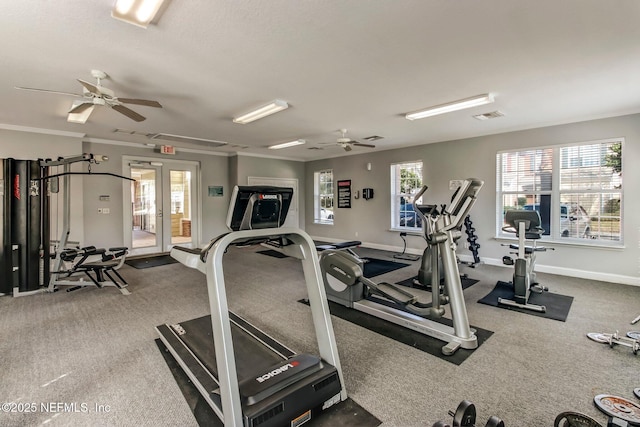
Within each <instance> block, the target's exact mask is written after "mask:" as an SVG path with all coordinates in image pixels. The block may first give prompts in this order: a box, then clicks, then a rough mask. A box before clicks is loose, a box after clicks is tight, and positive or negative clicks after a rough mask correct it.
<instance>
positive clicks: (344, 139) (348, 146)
mask: <svg viewBox="0 0 640 427" xmlns="http://www.w3.org/2000/svg"><path fill="white" fill-rule="evenodd" d="M340 133H341V134H342V136H341V137H340V138H338V139H337V140H336V142H335V144H338V145H339V146H341V147H342V148H343V149H344V151H351V150H353V147H368V148H376V146H375V145H373V144H365V143H363V142H358V141H356V140H355V139H351V138H350V137H348V136H347V130H346V129H340ZM329 144H333V143H329Z"/></svg>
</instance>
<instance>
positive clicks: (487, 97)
mask: <svg viewBox="0 0 640 427" xmlns="http://www.w3.org/2000/svg"><path fill="white" fill-rule="evenodd" d="M492 102H493V95H492V94H490V93H485V94H484V95H478V96H473V97H471V98H465V99H461V100H459V101H453V102H449V103H446V104H440V105H436V106H434V107H429V108H426V109H423V110H419V111H414V112H412V113H407V114H406V115H405V118H406V119H407V120H417V119H424V118H425V117H431V116H437V115H438V114H445V113H450V112H452V111H458V110H464V109H465V108H471V107H477V106H479V105H485V104H490V103H492Z"/></svg>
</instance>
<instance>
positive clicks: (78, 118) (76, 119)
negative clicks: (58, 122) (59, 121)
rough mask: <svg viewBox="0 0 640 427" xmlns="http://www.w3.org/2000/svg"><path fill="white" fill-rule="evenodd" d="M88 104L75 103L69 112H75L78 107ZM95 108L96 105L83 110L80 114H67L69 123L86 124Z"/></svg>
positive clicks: (83, 102) (82, 102)
mask: <svg viewBox="0 0 640 427" xmlns="http://www.w3.org/2000/svg"><path fill="white" fill-rule="evenodd" d="M81 104H86V102H85V101H73V105H72V106H71V109H70V110H69V111H73V110H74V109H75V108H76V107H77V106H78V105H81ZM94 108H95V105H90V106H88V107H87V108H85V109H83V110H82V111H80V112H79V113H69V114H67V121H68V122H71V123H80V124H85V123H86V122H87V120H88V119H89V116H90V115H91V112H92V111H93V109H94Z"/></svg>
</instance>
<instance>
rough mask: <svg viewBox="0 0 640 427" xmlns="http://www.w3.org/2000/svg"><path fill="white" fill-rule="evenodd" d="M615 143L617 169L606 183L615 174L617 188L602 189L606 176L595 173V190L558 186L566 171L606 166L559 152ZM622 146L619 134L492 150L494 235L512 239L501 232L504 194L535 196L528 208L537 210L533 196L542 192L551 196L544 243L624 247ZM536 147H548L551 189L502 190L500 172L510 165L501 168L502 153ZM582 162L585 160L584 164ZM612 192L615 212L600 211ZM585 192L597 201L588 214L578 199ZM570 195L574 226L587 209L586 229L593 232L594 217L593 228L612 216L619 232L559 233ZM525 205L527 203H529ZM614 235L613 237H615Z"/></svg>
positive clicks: (541, 148) (526, 150)
mask: <svg viewBox="0 0 640 427" xmlns="http://www.w3.org/2000/svg"><path fill="white" fill-rule="evenodd" d="M616 143H619V144H620V146H621V149H620V153H621V154H620V162H621V163H620V167H621V171H620V173H618V174H616V172H612V173H611V181H610V182H609V184H613V183H614V180H616V175H617V176H618V177H619V182H620V186H619V187H618V188H615V187H613V188H604V186H603V184H605V183H606V181H607V179H608V178H609V175H608V174H603V173H598V174H596V175H595V177H596V178H597V179H596V180H594V181H593V183H594V184H595V186H597V188H595V189H594V188H593V187H588V188H580V187H579V186H578V187H576V188H569V189H567V188H561V186H562V185H563V180H565V182H566V180H567V178H566V177H565V175H568V174H570V173H571V172H570V171H569V170H574V171H580V168H585V169H589V168H597V169H599V170H600V171H601V170H602V169H603V168H605V167H607V166H606V165H605V164H604V161H602V160H601V161H600V163H598V164H591V163H592V162H591V161H590V160H589V158H584V159H585V160H584V161H577V162H576V161H574V160H575V159H573V158H572V157H571V156H566V158H563V156H562V153H563V151H564V152H565V153H566V152H576V153H577V152H580V149H581V148H582V147H587V146H590V145H601V146H604V145H605V144H608V145H610V144H616ZM624 145H625V138H623V137H619V138H607V139H601V140H594V141H584V142H574V143H566V144H559V145H551V146H538V147H524V148H520V149H515V150H501V151H498V152H497V153H496V232H495V235H496V238H500V239H510V238H515V236H514V234H512V233H507V232H504V231H502V225H503V219H504V210H505V203H504V201H505V197H504V196H505V195H509V194H520V193H522V194H527V195H528V196H529V195H531V196H533V197H534V198H535V199H534V200H535V202H534V205H533V207H532V209H536V210H539V209H540V207H536V206H539V205H538V204H539V203H540V200H539V198H538V197H537V196H539V195H540V194H542V193H545V194H550V197H551V201H550V210H551V214H550V229H551V233H550V234H549V235H544V236H542V240H544V241H546V242H553V243H559V244H573V245H586V246H606V247H624V217H623V212H624V209H623V206H624V186H623V183H622V171H623V170H624V167H623V163H624ZM537 150H551V159H552V169H551V173H552V175H551V177H552V185H551V191H550V192H549V191H543V190H540V189H536V190H534V191H529V190H519V188H520V187H518V188H516V189H515V190H512V191H508V190H507V191H505V190H504V188H503V184H504V181H503V172H509V171H508V170H507V169H509V166H510V165H507V166H504V167H503V165H502V162H503V159H504V154H514V155H515V154H516V153H526V152H529V151H537ZM602 155H603V156H604V155H605V154H604V152H603V154H602ZM581 158H582V157H581ZM603 158H604V157H602V158H601V159H603ZM585 162H587V163H588V164H587V163H585ZM574 163H575V164H574ZM532 170H533V168H532ZM516 173H517V176H518V177H520V174H521V173H522V171H518V170H516ZM565 186H566V184H565ZM534 187H535V185H534ZM616 194H617V195H618V196H619V201H620V211H619V213H618V214H617V215H615V214H610V215H607V214H606V212H604V211H603V206H604V205H605V203H606V202H604V196H605V195H616ZM585 195H587V196H591V195H592V196H594V197H596V198H598V199H599V202H596V203H595V204H596V205H597V206H598V208H597V212H596V213H594V212H591V213H589V212H587V211H585V208H584V207H583V206H582V204H581V203H580V202H579V200H580V196H585ZM571 196H575V197H577V200H578V202H576V203H578V205H577V210H578V211H579V214H578V218H577V220H578V227H577V228H579V227H580V225H579V224H580V222H581V221H583V217H585V215H584V213H585V212H587V215H586V218H584V221H589V222H588V223H587V225H588V226H589V229H590V232H592V231H593V225H594V218H597V221H596V222H595V224H596V225H597V227H600V226H601V225H602V224H603V222H602V218H614V220H615V219H617V218H619V232H618V233H612V232H611V231H610V230H609V234H607V233H605V235H604V236H599V235H597V234H590V236H587V237H581V236H579V235H578V236H565V235H563V230H562V228H563V225H562V224H563V221H564V222H565V223H566V221H567V218H564V219H563V218H562V212H561V211H562V208H563V207H565V209H568V206H569V205H571V204H573V203H574V202H572V201H566V200H567V199H571ZM563 200H564V201H563ZM611 200H616V198H615V197H613V198H611ZM525 206H530V204H529V205H525ZM585 206H586V205H585ZM525 209H526V208H525ZM565 225H566V224H565ZM608 237H609V238H608ZM614 237H617V240H616V239H615V238H614Z"/></svg>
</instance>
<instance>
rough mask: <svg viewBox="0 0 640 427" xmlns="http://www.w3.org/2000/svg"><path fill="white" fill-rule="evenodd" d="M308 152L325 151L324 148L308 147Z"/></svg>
mask: <svg viewBox="0 0 640 427" xmlns="http://www.w3.org/2000/svg"><path fill="white" fill-rule="evenodd" d="M307 150H324V148H322V147H307Z"/></svg>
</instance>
